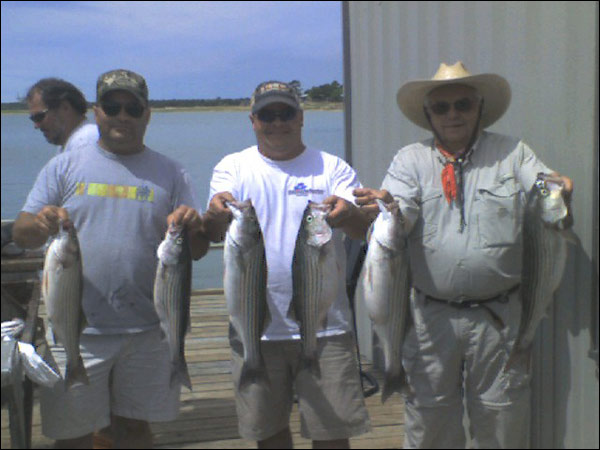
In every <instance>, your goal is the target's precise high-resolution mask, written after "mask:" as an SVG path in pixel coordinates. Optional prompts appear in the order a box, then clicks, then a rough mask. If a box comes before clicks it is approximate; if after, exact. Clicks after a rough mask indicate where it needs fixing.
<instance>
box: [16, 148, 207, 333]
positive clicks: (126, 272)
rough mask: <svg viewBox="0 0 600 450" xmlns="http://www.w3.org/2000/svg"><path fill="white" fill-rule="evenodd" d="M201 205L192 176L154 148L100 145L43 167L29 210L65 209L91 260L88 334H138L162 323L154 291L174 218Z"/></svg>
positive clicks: (86, 260) (86, 289) (86, 293)
mask: <svg viewBox="0 0 600 450" xmlns="http://www.w3.org/2000/svg"><path fill="white" fill-rule="evenodd" d="M182 204H185V205H188V206H191V207H194V208H197V209H198V207H197V204H198V203H197V202H196V199H195V195H194V193H193V189H192V188H191V183H190V179H189V175H188V174H187V172H186V171H185V170H184V169H183V168H182V167H181V166H180V165H179V164H178V163H176V162H174V161H172V160H171V159H169V158H167V157H166V156H164V155H161V154H160V153H157V152H155V151H153V150H151V149H149V148H148V147H146V148H145V149H144V151H142V152H141V153H138V154H135V155H129V156H119V155H115V154H113V153H110V152H107V151H105V150H103V149H102V148H100V147H99V146H98V145H97V144H90V145H88V146H86V147H82V148H80V149H79V150H78V151H69V152H65V153H62V154H60V155H58V156H56V157H54V158H53V159H51V160H50V161H49V162H48V164H46V166H45V167H44V168H43V169H42V171H41V172H40V174H39V175H38V178H37V180H36V182H35V185H34V186H33V189H32V190H31V192H30V193H29V196H28V198H27V201H26V202H25V206H24V207H23V211H25V212H28V213H31V214H37V213H38V212H39V211H40V209H41V208H42V207H43V206H45V205H57V206H61V207H63V208H65V209H66V210H67V211H68V213H69V216H70V218H71V220H72V221H73V223H74V224H75V227H76V229H77V233H78V237H79V243H80V246H81V252H82V260H83V276H84V284H83V308H84V312H85V315H86V319H87V322H88V327H87V328H85V330H84V333H89V334H117V333H134V332H140V331H144V330H147V329H150V328H152V327H154V326H157V325H158V324H159V319H158V316H157V315H156V312H155V310H154V305H153V299H152V297H153V296H152V291H153V283H154V274H155V270H156V261H157V259H156V248H157V247H158V245H159V243H160V242H161V240H162V239H163V237H164V234H165V231H166V228H167V221H166V218H167V216H168V215H169V214H170V213H171V212H172V211H173V210H174V209H175V208H177V207H178V206H180V205H182Z"/></svg>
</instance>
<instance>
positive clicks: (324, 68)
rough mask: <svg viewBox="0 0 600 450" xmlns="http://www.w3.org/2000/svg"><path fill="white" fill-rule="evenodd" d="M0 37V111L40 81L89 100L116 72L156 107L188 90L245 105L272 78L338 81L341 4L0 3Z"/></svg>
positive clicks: (321, 81)
mask: <svg viewBox="0 0 600 450" xmlns="http://www.w3.org/2000/svg"><path fill="white" fill-rule="evenodd" d="M1 32H2V101H14V100H15V95H16V94H15V91H16V90H20V91H21V92H22V91H24V90H26V89H27V87H28V86H29V85H31V84H32V83H34V82H35V81H36V80H37V79H39V78H42V77H44V76H60V77H63V78H65V79H68V80H69V81H72V82H73V83H75V84H76V85H78V86H80V87H81V88H82V90H83V91H84V93H85V94H86V96H88V98H89V97H90V96H92V98H93V89H94V82H95V79H96V77H97V76H98V75H99V74H100V73H102V72H104V71H106V70H109V69H114V68H116V67H127V68H130V69H132V70H135V71H138V72H140V73H141V74H142V75H144V76H145V77H146V78H147V80H148V84H149V86H150V91H151V97H152V92H155V93H156V97H155V98H182V97H181V96H182V95H183V96H186V92H185V87H186V86H185V85H186V83H189V84H191V85H193V86H194V87H195V89H194V92H197V94H196V95H199V96H202V97H211V96H213V97H214V96H221V97H228V96H247V95H249V94H248V85H249V84H250V85H251V86H254V85H255V84H257V83H258V81H260V80H261V79H265V78H275V77H276V76H275V75H273V76H271V77H270V76H269V74H272V73H274V72H275V73H276V74H281V76H282V77H284V78H285V81H289V80H291V79H299V80H301V81H302V82H303V84H304V86H307V87H310V86H312V85H313V84H310V83H313V81H312V80H314V79H315V78H317V79H318V81H316V82H317V83H319V84H321V83H325V82H329V81H331V80H332V79H334V78H337V79H340V77H341V73H342V66H341V64H342V36H341V6H340V4H339V2H2V31H1ZM196 80H204V83H202V82H200V81H196ZM257 80H258V81H257ZM220 81H223V83H222V85H220ZM196 85H197V86H196ZM203 87H204V88H203ZM236 93H237V94H236ZM187 95H191V96H193V97H195V96H196V95H193V94H187Z"/></svg>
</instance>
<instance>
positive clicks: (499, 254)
mask: <svg viewBox="0 0 600 450" xmlns="http://www.w3.org/2000/svg"><path fill="white" fill-rule="evenodd" d="M510 98H511V89H510V86H509V84H508V82H507V81H506V80H505V79H504V78H503V77H501V76H499V75H496V74H480V75H471V74H470V73H469V72H468V71H467V70H466V68H465V67H464V66H463V64H462V63H460V62H457V63H456V64H455V65H453V66H447V65H446V64H442V65H441V66H440V68H439V70H438V72H437V73H436V74H435V76H434V77H433V78H432V79H431V80H418V81H411V82H408V83H406V84H404V85H403V86H402V87H401V88H400V90H399V91H398V94H397V102H398V105H399V107H400V109H401V110H402V112H403V113H404V115H405V116H406V117H408V119H409V120H410V121H411V122H413V123H415V124H416V125H418V126H419V127H421V128H424V129H426V130H428V131H430V132H431V133H432V134H433V137H431V138H430V139H427V140H424V141H422V142H418V143H415V144H412V145H408V146H407V147H404V148H402V149H401V150H400V151H399V152H398V153H397V155H396V156H395V158H394V160H393V161H392V163H391V165H390V167H389V169H388V172H387V175H386V176H385V178H384V180H383V184H382V189H381V190H375V189H368V188H363V189H357V190H356V191H355V195H356V197H357V199H356V203H357V204H359V205H362V207H363V209H365V210H367V211H371V212H372V213H373V214H375V213H376V212H378V211H379V209H378V208H377V206H376V205H374V200H375V199H377V198H379V199H381V200H384V201H386V202H391V201H394V200H396V201H397V202H398V203H399V205H400V208H401V211H402V214H403V216H404V219H405V231H406V233H407V236H408V239H407V242H408V247H409V253H410V267H411V274H412V284H413V288H414V296H413V297H412V298H411V312H412V323H413V325H412V326H411V327H410V328H409V331H408V333H407V336H406V339H405V342H404V347H403V365H404V369H405V370H406V373H407V378H408V383H409V386H410V390H409V391H408V392H406V393H405V394H404V399H405V405H406V409H405V440H404V448H464V447H465V445H466V438H465V432H464V429H463V412H464V410H463V402H464V403H466V406H467V408H466V411H467V414H468V417H469V422H470V427H469V429H470V431H471V437H472V440H473V446H474V447H475V448H528V447H529V441H528V437H529V417H530V408H529V403H530V386H529V381H530V374H529V370H528V368H527V367H526V366H527V364H523V365H515V366H514V367H511V368H510V370H505V365H506V362H507V360H508V357H509V353H510V350H511V349H512V347H513V343H514V342H515V338H516V336H517V333H518V330H519V324H520V316H521V305H520V301H519V284H520V282H521V253H522V252H521V248H522V239H521V222H522V214H523V210H524V206H525V205H524V199H525V193H526V192H528V191H529V190H530V189H531V187H532V185H533V184H534V182H535V181H536V178H537V174H538V173H539V172H544V173H551V172H552V171H551V170H550V169H548V168H547V167H546V166H545V165H544V164H543V163H542V161H540V160H539V159H538V158H537V157H536V155H535V154H534V152H533V151H532V150H531V148H529V146H528V145H527V144H525V143H524V142H523V141H521V140H519V139H517V138H513V137H509V136H504V135H500V134H497V133H492V132H488V131H484V130H485V129H486V128H487V127H489V126H491V125H492V124H494V123H495V122H496V121H497V120H498V119H500V118H501V117H502V115H503V114H504V113H505V112H506V110H507V109H508V105H509V103H510ZM554 175H556V176H557V177H560V178H561V179H562V183H563V184H564V187H565V193H566V195H565V199H566V200H567V203H568V200H569V198H570V196H571V193H572V190H573V184H572V181H571V180H570V179H569V178H567V177H561V176H560V175H559V174H557V173H554Z"/></svg>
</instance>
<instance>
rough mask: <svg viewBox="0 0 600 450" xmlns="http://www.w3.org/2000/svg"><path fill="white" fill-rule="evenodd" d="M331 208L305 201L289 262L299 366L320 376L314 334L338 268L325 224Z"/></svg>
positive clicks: (332, 294) (328, 302)
mask: <svg viewBox="0 0 600 450" xmlns="http://www.w3.org/2000/svg"><path fill="white" fill-rule="evenodd" d="M330 209H331V207H330V206H329V205H324V204H319V203H313V202H309V203H308V205H307V206H306V208H305V210H304V214H303V216H302V222H301V224H300V229H299V231H298V235H297V237H296V247H295V250H294V259H293V262H292V284H293V296H292V302H291V304H290V314H289V316H290V317H291V318H293V319H294V320H295V321H296V322H297V323H298V325H299V327H300V337H301V339H302V367H303V368H305V367H306V368H309V369H311V370H312V371H313V372H314V373H315V374H317V375H319V374H320V368H319V363H318V356H317V331H319V329H322V328H324V327H326V319H327V312H328V311H329V309H330V308H331V305H332V304H333V302H334V301H335V299H336V297H337V294H338V291H337V290H338V280H339V277H340V267H339V265H338V262H337V258H336V252H335V246H334V242H333V239H332V237H333V231H332V229H331V227H330V226H329V224H328V223H327V221H326V218H327V214H329V211H330Z"/></svg>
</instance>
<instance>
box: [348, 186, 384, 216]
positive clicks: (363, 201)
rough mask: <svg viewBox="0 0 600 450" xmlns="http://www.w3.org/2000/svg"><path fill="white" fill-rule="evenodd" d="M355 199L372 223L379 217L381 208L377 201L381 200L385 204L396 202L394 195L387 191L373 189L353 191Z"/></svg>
mask: <svg viewBox="0 0 600 450" xmlns="http://www.w3.org/2000/svg"><path fill="white" fill-rule="evenodd" d="M352 194H353V195H354V197H355V202H356V204H357V205H358V206H359V207H360V209H361V210H362V211H363V213H365V214H367V215H368V216H369V218H370V219H371V221H373V220H375V218H376V217H377V216H378V215H379V206H378V205H377V203H376V200H377V199H379V200H381V201H383V202H384V203H391V202H393V201H394V198H393V197H392V194H390V193H389V192H388V191H386V190H385V189H382V190H378V189H373V188H357V189H354V191H352Z"/></svg>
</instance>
